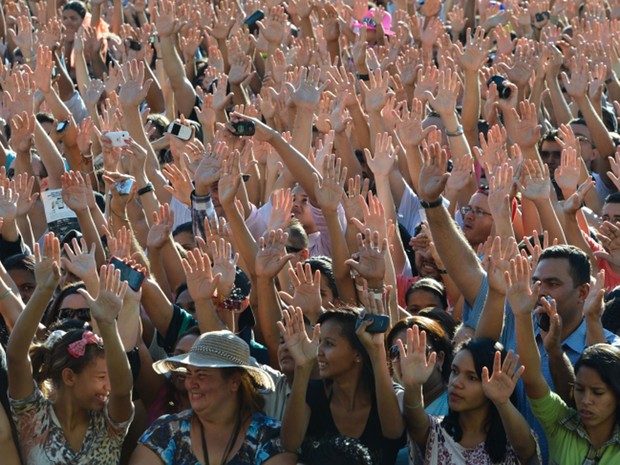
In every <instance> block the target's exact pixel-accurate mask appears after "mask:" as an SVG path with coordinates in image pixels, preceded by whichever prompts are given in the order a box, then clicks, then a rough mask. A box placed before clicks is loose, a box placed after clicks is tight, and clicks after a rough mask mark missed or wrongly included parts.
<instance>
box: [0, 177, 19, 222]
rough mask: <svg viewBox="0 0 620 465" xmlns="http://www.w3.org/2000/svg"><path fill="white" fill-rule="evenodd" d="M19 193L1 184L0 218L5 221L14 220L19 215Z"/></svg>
mask: <svg viewBox="0 0 620 465" xmlns="http://www.w3.org/2000/svg"><path fill="white" fill-rule="evenodd" d="M18 200H19V194H18V193H16V192H15V190H14V189H11V188H8V187H4V186H0V218H4V221H14V220H15V218H16V217H17V202H18Z"/></svg>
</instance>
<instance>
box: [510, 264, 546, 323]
mask: <svg viewBox="0 0 620 465" xmlns="http://www.w3.org/2000/svg"><path fill="white" fill-rule="evenodd" d="M530 276H531V272H530V264H529V262H528V259H527V258H526V257H524V256H522V255H517V256H516V257H515V258H514V259H513V260H511V261H510V271H509V272H508V271H507V272H506V273H504V279H505V280H506V289H507V290H508V291H507V293H506V297H507V298H508V302H509V303H510V308H511V310H512V313H514V314H515V315H531V314H532V311H533V310H534V307H536V302H537V301H538V290H539V289H540V282H539V281H536V282H535V283H534V287H533V289H532V287H531V285H530V282H531V280H530Z"/></svg>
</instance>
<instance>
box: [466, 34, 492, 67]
mask: <svg viewBox="0 0 620 465" xmlns="http://www.w3.org/2000/svg"><path fill="white" fill-rule="evenodd" d="M490 43H491V39H490V38H488V37H487V38H485V37H484V30H483V29H482V28H481V27H477V28H476V30H475V31H474V34H473V35H472V33H471V29H467V43H466V45H465V48H464V49H461V48H460V47H459V48H458V50H459V55H458V61H459V64H460V65H461V67H462V68H463V69H464V70H465V71H469V72H475V73H477V72H478V71H479V70H480V67H481V66H482V65H483V64H484V63H485V62H486V61H487V59H488V50H489V45H490Z"/></svg>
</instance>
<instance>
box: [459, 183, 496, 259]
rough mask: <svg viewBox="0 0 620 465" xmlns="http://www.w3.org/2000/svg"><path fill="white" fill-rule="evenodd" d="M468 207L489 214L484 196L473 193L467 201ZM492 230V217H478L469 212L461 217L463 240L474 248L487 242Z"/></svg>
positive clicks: (487, 203)
mask: <svg viewBox="0 0 620 465" xmlns="http://www.w3.org/2000/svg"><path fill="white" fill-rule="evenodd" d="M469 206H470V207H472V208H473V209H478V208H479V209H480V210H482V211H484V212H486V213H491V212H490V209H489V198H488V196H486V195H485V194H482V193H479V192H477V193H475V194H474V195H472V196H471V199H470V200H469ZM492 228H493V217H492V216H491V215H490V214H489V215H482V216H478V215H476V214H474V212H473V211H470V212H469V213H467V215H465V216H464V217H463V233H464V234H465V239H467V242H469V244H470V245H471V246H472V247H473V248H474V250H475V249H476V247H478V245H479V244H482V243H483V242H484V241H486V240H487V238H488V237H489V234H491V230H492Z"/></svg>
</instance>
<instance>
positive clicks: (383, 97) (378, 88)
mask: <svg viewBox="0 0 620 465" xmlns="http://www.w3.org/2000/svg"><path fill="white" fill-rule="evenodd" d="M369 79H370V81H369V82H370V87H368V86H367V85H366V83H365V82H364V81H360V82H361V90H362V93H363V95H364V102H365V106H366V110H367V111H369V112H370V111H375V112H380V111H381V110H383V107H384V106H385V104H386V103H387V100H388V97H389V96H390V95H393V94H394V92H393V91H392V90H390V88H389V82H390V73H388V72H387V71H386V72H384V73H382V72H381V70H380V69H376V70H375V71H374V73H370V74H369Z"/></svg>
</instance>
